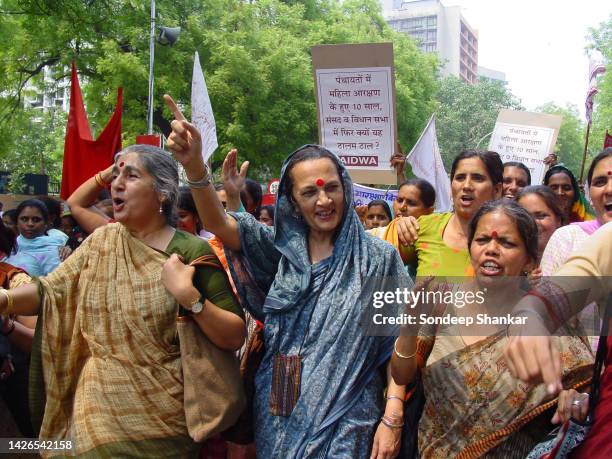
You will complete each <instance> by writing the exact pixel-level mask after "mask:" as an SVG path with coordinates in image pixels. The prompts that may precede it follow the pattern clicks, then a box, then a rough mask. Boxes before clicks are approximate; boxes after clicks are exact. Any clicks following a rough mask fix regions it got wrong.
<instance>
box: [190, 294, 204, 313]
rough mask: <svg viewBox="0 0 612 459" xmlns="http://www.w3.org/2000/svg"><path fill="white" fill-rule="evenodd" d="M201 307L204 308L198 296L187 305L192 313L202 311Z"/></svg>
mask: <svg viewBox="0 0 612 459" xmlns="http://www.w3.org/2000/svg"><path fill="white" fill-rule="evenodd" d="M202 309H204V304H203V303H202V302H201V301H200V298H196V299H195V301H193V302H192V303H191V304H190V305H189V310H190V311H191V313H192V314H199V313H201V312H202Z"/></svg>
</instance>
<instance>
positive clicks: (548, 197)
mask: <svg viewBox="0 0 612 459" xmlns="http://www.w3.org/2000/svg"><path fill="white" fill-rule="evenodd" d="M529 194H535V195H538V196H539V197H540V198H542V200H543V201H544V203H545V204H546V207H548V208H549V209H550V210H552V212H553V214H555V216H556V217H557V218H558V219H559V223H560V225H561V226H563V225H565V224H566V221H565V219H566V215H565V214H564V213H563V211H562V210H561V208H560V207H559V201H558V199H557V195H555V193H553V191H552V190H551V189H550V188H549V187H547V186H545V185H531V186H526V187H525V188H523V189H522V190H521V191H520V192H519V193H518V195H517V196H516V202H517V203H518V202H519V201H520V200H521V198H522V197H524V196H527V195H529ZM519 205H520V203H519Z"/></svg>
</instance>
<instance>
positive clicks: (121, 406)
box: [0, 145, 245, 458]
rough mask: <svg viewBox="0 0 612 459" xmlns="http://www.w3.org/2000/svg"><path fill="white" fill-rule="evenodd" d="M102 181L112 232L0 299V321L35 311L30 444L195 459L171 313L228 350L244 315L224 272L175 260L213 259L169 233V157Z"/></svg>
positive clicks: (142, 157) (131, 151)
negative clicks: (35, 425)
mask: <svg viewBox="0 0 612 459" xmlns="http://www.w3.org/2000/svg"><path fill="white" fill-rule="evenodd" d="M112 177H113V179H112V183H111V195H112V198H113V208H114V214H115V220H116V221H117V223H112V224H108V225H106V226H103V227H101V228H99V229H97V230H96V231H95V232H94V233H93V234H92V235H91V236H90V237H89V238H87V239H86V240H85V242H84V243H83V244H82V245H81V247H79V249H77V250H76V251H75V252H74V254H73V255H72V256H71V257H70V258H68V259H67V260H66V262H65V263H62V265H60V266H59V267H58V269H56V270H55V271H54V272H53V273H52V274H50V275H49V276H46V277H41V278H39V279H38V282H37V285H36V284H34V285H30V286H27V285H26V286H22V287H19V288H17V289H11V290H6V291H3V292H2V293H4V294H2V295H0V312H1V313H17V314H22V315H28V314H39V322H38V326H37V333H36V342H35V351H34V356H35V355H36V354H38V356H39V359H38V360H37V359H36V358H35V357H33V365H34V366H35V367H37V368H38V370H40V371H41V372H42V374H41V375H40V376H39V378H34V381H32V383H33V384H34V387H32V391H31V392H32V395H33V396H34V397H33V398H32V400H31V404H32V405H33V407H34V408H36V405H38V407H39V408H40V407H43V411H44V412H43V415H42V418H41V419H40V426H39V427H40V434H39V437H40V438H41V439H44V440H71V441H72V445H73V448H72V450H71V451H70V452H68V451H55V452H50V451H47V452H45V455H54V454H59V455H64V454H69V455H77V456H81V457H126V456H134V457H148V458H150V457H189V456H193V455H194V454H196V453H197V449H198V446H199V445H197V444H195V443H193V441H192V440H191V438H190V437H189V436H188V433H187V428H186V422H185V414H184V408H183V379H182V371H181V359H180V352H179V343H178V339H177V333H176V316H177V312H178V307H179V306H178V304H180V305H181V306H183V307H185V308H186V309H192V308H193V318H194V320H195V321H196V322H197V323H198V325H199V326H200V328H201V330H202V332H203V333H205V334H206V335H207V337H208V338H209V339H210V340H211V341H212V342H213V343H214V344H215V345H217V346H218V347H220V348H222V349H226V350H228V351H233V350H235V349H237V348H239V347H240V346H241V345H242V342H243V340H244V336H245V329H244V320H243V318H242V312H241V309H240V307H239V305H238V303H237V300H236V299H235V297H234V295H233V294H232V290H231V287H230V285H229V283H228V281H227V278H226V276H225V273H224V272H223V270H222V269H215V268H212V267H201V268H200V267H198V268H196V269H195V270H194V269H193V268H189V267H184V266H183V265H182V263H181V261H180V260H179V259H178V258H177V256H178V255H180V257H181V258H182V260H183V261H185V262H189V261H191V260H193V259H195V258H198V257H200V256H202V255H207V254H211V253H213V252H212V250H211V249H210V247H209V246H208V244H207V243H206V242H204V241H202V240H201V239H199V238H197V237H196V236H192V235H188V234H187V233H185V232H182V231H177V230H175V229H174V228H173V227H172V226H171V223H172V222H173V220H174V213H175V207H176V201H177V198H178V173H177V167H176V164H175V163H174V161H173V160H172V159H171V157H170V156H169V155H168V154H166V153H165V152H163V151H162V150H160V149H158V148H154V147H149V146H143V145H136V146H132V147H128V148H127V149H125V150H123V151H122V152H121V153H120V154H118V155H117V156H116V160H115V166H114V168H113V175H112ZM171 254H177V255H172V256H171V257H170V255H171ZM192 276H193V280H192V278H191V277H192ZM177 303H178V304H177ZM202 306H203V308H202ZM198 310H199V312H198ZM35 370H36V368H35ZM43 381H44V382H43ZM37 382H38V386H36V383H37ZM43 396H44V398H43Z"/></svg>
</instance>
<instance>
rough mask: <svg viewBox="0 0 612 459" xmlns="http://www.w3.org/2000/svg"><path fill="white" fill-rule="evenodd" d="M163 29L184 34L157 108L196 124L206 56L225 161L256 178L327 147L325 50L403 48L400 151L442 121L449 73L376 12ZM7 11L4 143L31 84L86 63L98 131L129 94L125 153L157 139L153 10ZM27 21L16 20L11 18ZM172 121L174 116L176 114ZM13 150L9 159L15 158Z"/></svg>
mask: <svg viewBox="0 0 612 459" xmlns="http://www.w3.org/2000/svg"><path fill="white" fill-rule="evenodd" d="M156 3H157V23H158V25H164V26H169V27H170V26H171V27H174V26H180V27H181V29H182V30H181V35H180V39H179V40H178V42H177V43H176V44H175V45H174V46H173V47H168V46H160V45H156V47H155V108H156V110H165V109H164V108H163V104H162V100H161V95H162V94H164V93H169V94H172V95H173V97H174V98H175V99H176V100H177V101H178V102H179V103H180V104H181V105H182V106H183V107H185V111H186V115H187V116H189V112H190V107H189V100H190V93H191V73H192V67H193V55H194V52H195V51H196V50H197V51H198V52H199V55H200V60H201V63H202V67H203V69H204V73H205V76H206V81H207V85H208V89H209V93H210V98H211V102H212V106H213V109H214V112H215V118H216V122H217V136H218V140H219V146H220V148H219V150H218V151H217V153H216V158H217V159H219V158H220V157H222V156H224V154H225V152H226V151H227V149H228V148H229V147H236V148H238V149H239V152H240V153H241V156H242V157H243V158H245V159H249V160H250V161H251V164H253V166H254V168H255V171H254V174H252V175H254V176H255V177H256V178H260V179H262V178H267V177H269V176H270V175H272V176H273V175H277V173H278V170H279V166H280V163H281V162H282V160H283V159H284V158H285V157H286V155H287V154H288V153H289V152H291V151H292V150H293V149H295V148H296V147H298V146H300V145H302V144H304V143H310V142H314V141H317V127H316V107H315V99H314V84H313V73H312V66H311V58H310V48H311V46H313V45H316V44H323V43H326V44H331V43H363V42H383V41H392V42H393V43H394V53H395V72H396V93H397V114H398V115H397V118H398V119H397V121H398V128H399V140H400V142H401V143H402V145H403V146H404V147H406V148H407V147H410V146H411V145H412V144H413V143H414V142H415V141H416V139H417V138H418V135H419V133H420V131H421V129H422V128H423V127H424V125H425V123H426V121H427V119H428V117H429V116H430V114H431V113H432V112H433V109H434V101H433V95H434V93H435V90H436V84H437V83H436V79H435V76H436V72H437V61H436V59H435V57H433V56H430V55H424V54H421V53H420V52H419V51H418V49H417V48H416V46H415V44H414V43H413V41H412V40H411V39H409V38H407V37H406V36H404V35H401V34H399V33H397V32H395V31H393V30H391V29H390V28H389V27H388V26H387V24H386V23H385V22H384V20H383V19H382V16H381V14H380V6H379V4H378V2H377V1H376V0H345V1H342V2H340V1H338V0H308V1H291V0H286V1H281V0H261V1H257V2H244V1H238V0H184V1H181V2H176V1H174V0H157V2H156ZM1 5H2V6H1V7H0V10H2V11H4V14H2V16H1V17H0V31H2V34H1V35H0V37H2V38H0V40H2V42H0V45H1V46H0V56H1V58H0V85H1V86H2V87H3V88H4V89H5V90H4V93H3V95H2V96H0V99H1V100H0V135H3V136H4V135H5V134H6V133H8V132H10V131H12V130H14V126H15V124H16V123H18V122H20V120H22V119H23V113H21V114H19V112H22V109H21V107H22V102H21V99H22V93H23V88H24V85H25V82H26V81H37V82H39V83H40V82H41V73H40V69H41V68H42V67H41V66H44V65H45V64H54V65H55V66H54V67H53V68H54V71H55V75H54V76H55V78H57V79H61V78H63V77H65V76H66V75H67V74H68V71H69V64H70V62H71V61H72V60H76V63H77V66H78V69H79V74H80V76H81V79H82V86H83V89H84V95H85V102H86V106H87V110H88V113H89V115H90V121H91V123H92V127H93V129H92V130H94V131H99V130H100V129H101V128H102V127H103V126H104V124H105V123H106V121H107V120H108V118H109V117H110V114H111V113H112V110H113V108H114V105H115V102H116V88H117V87H118V86H122V87H123V88H124V115H123V136H124V139H123V142H124V145H128V144H130V143H133V141H134V138H135V136H136V135H137V134H141V133H144V132H145V131H146V108H147V107H146V104H147V90H148V84H147V80H148V65H149V52H148V46H149V45H148V37H149V1H145V0H128V1H126V0H56V1H53V2H41V1H37V0H5V1H2V2H1ZM8 13H15V14H8ZM164 113H165V115H166V117H169V116H170V114H169V113H168V112H167V111H164ZM12 151H13V150H12V147H11V146H10V145H5V148H3V150H2V151H1V152H0V154H1V155H3V156H5V157H9V156H10V155H11V154H12Z"/></svg>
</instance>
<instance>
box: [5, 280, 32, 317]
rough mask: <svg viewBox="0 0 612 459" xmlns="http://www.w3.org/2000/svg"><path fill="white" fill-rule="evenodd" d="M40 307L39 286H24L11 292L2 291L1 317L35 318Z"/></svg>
mask: <svg viewBox="0 0 612 459" xmlns="http://www.w3.org/2000/svg"><path fill="white" fill-rule="evenodd" d="M39 306H40V295H39V293H38V285H37V284H35V283H32V284H24V285H20V286H19V287H16V288H12V289H10V290H6V289H0V315H3V316H7V315H9V314H13V315H19V316H35V315H37V314H38V308H39Z"/></svg>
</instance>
